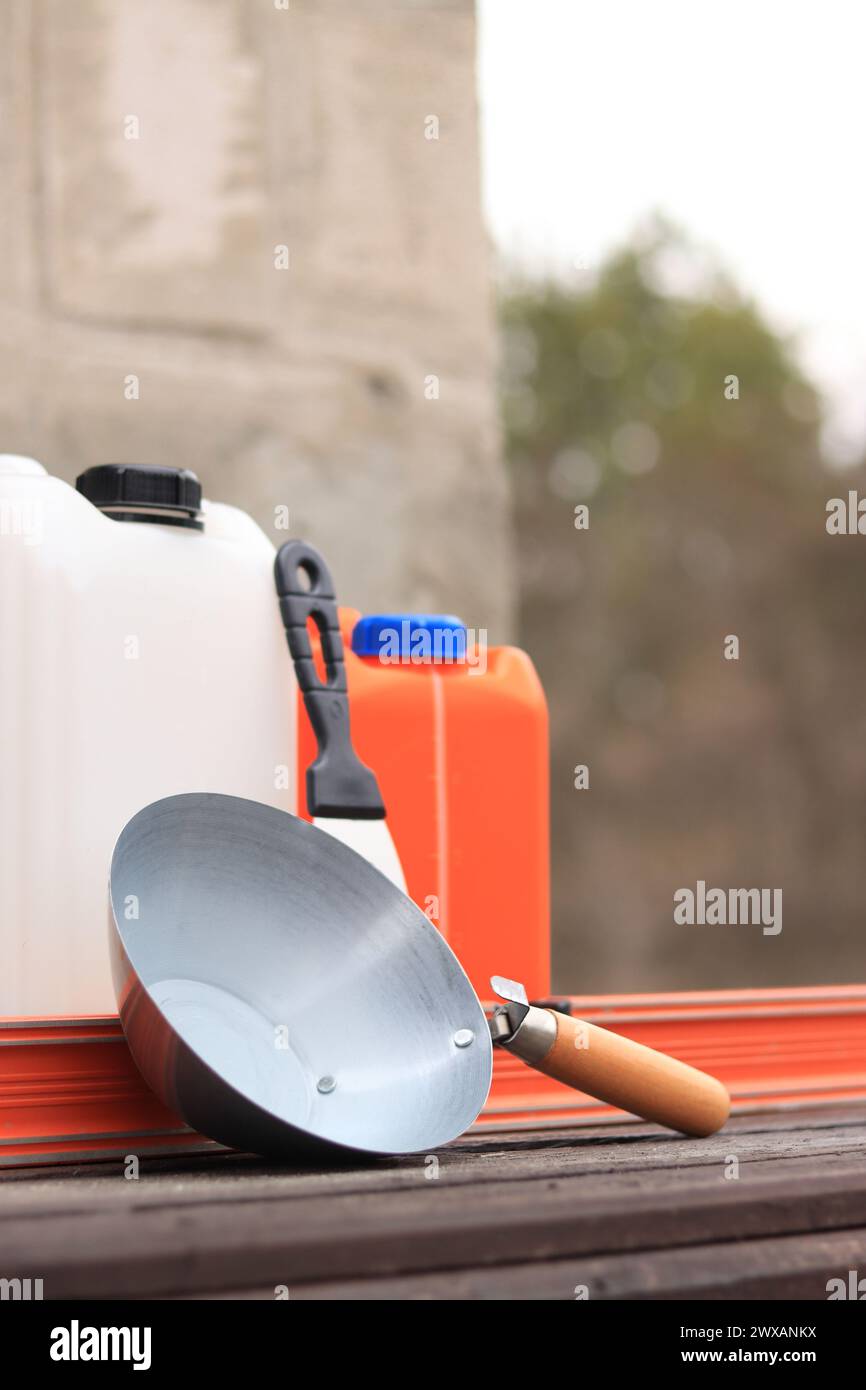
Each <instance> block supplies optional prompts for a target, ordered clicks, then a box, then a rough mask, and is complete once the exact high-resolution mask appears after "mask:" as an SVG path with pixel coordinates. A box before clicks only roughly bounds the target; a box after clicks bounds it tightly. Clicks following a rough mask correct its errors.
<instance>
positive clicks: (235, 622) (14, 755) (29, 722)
mask: <svg viewBox="0 0 866 1390" xmlns="http://www.w3.org/2000/svg"><path fill="white" fill-rule="evenodd" d="M25 465H26V461H16V460H14V459H10V460H6V461H5V463H4V460H2V459H0V641H2V653H3V668H2V669H3V674H2V679H0V843H2V846H3V856H2V858H3V864H2V871H0V1017H2V1016H6V1017H9V1016H25V1017H29V1016H38V1017H43V1018H44V1017H50V1016H53V1015H65V1016H69V1015H73V1016H83V1015H88V1014H108V1013H114V1012H115V999H114V993H113V988H112V983H111V974H110V970H109V964H108V946H107V934H106V930H107V929H106V914H107V882H108V869H109V862H110V858H111V852H112V849H113V847H114V843H115V840H116V839H117V836H118V835H119V833H120V831H121V829H122V828H123V826H124V824H125V823H126V821H127V820H128V819H129V818H130V816H132V815H134V813H135V812H136V811H138V810H139V809H140V808H141V807H142V806H144V805H146V804H147V803H148V802H151V801H155V800H157V799H158V798H159V797H163V796H170V795H173V794H174V793H177V792H184V791H218V792H224V793H228V794H231V795H235V796H245V797H250V798H253V799H255V800H257V801H264V802H268V803H269V804H271V805H274V806H277V807H279V808H281V809H283V810H287V811H294V810H295V809H296V805H295V800H296V794H295V787H296V770H295V759H296V686H295V680H294V675H293V672H292V669H291V662H290V660H289V655H288V651H287V648H286V644H285V637H284V635H283V631H282V626H281V623H280V618H279V610H278V606H277V601H276V596H275V590H274V584H273V577H272V566H273V557H274V549H273V546H272V545H271V543H270V542H269V540H268V539H267V537H266V536H265V535H264V533H263V532H262V531H261V530H260V529H259V528H258V527H257V526H256V525H255V523H254V522H253V521H252V520H251V519H250V518H249V517H248V516H246V515H245V514H244V513H243V512H240V511H237V510H236V509H235V508H232V507H223V506H218V505H216V504H212V503H211V504H205V510H204V521H205V527H204V531H203V532H197V531H194V530H191V529H188V528H184V527H175V526H168V525H163V524H160V523H152V522H138V521H116V520H113V519H110V518H109V517H107V516H105V515H103V513H101V512H100V511H98V510H97V509H96V508H95V507H94V506H93V505H92V504H91V503H90V502H89V501H87V499H86V498H84V497H82V496H81V495H80V494H79V493H77V492H76V491H75V490H74V489H73V488H71V487H69V486H68V485H67V484H66V483H63V482H61V481H60V480H59V479H56V478H51V477H49V476H48V475H47V474H45V473H44V471H42V470H38V471H33V470H34V469H36V467H37V466H36V465H31V466H30V467H29V468H28V467H27V466H25ZM129 910H131V911H135V910H136V905H135V904H130V908H129ZM238 929H239V930H243V924H242V923H239V924H238Z"/></svg>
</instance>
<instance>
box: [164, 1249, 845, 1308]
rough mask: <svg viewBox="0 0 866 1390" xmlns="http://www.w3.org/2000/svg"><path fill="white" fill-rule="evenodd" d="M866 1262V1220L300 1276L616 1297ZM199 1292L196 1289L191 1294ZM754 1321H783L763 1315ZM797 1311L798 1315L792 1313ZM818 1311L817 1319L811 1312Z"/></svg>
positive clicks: (313, 1295) (400, 1294) (783, 1285)
mask: <svg viewBox="0 0 866 1390" xmlns="http://www.w3.org/2000/svg"><path fill="white" fill-rule="evenodd" d="M864 1265H866V1230H864V1229H861V1230H858V1231H834V1232H832V1233H830V1234H821V1235H815V1236H783V1237H780V1238H777V1239H773V1240H750V1241H746V1242H742V1243H740V1242H730V1243H728V1244H724V1245H697V1246H688V1247H685V1248H683V1249H677V1250H653V1251H638V1252H635V1253H630V1254H628V1255H603V1256H595V1257H590V1258H587V1259H580V1260H549V1261H547V1262H546V1263H543V1264H520V1265H513V1264H509V1265H498V1266H494V1267H492V1268H485V1267H481V1268H475V1269H456V1270H445V1271H442V1272H440V1273H430V1274H408V1275H403V1276H401V1277H400V1278H398V1279H393V1278H383V1279H376V1278H370V1279H352V1280H342V1281H336V1282H335V1281H330V1280H328V1281H324V1282H321V1283H313V1284H303V1283H298V1284H293V1285H292V1287H291V1289H290V1291H289V1296H290V1298H292V1299H295V1300H296V1301H300V1302H311V1301H312V1302H322V1301H351V1302H358V1301H377V1300H398V1301H403V1302H407V1301H409V1302H411V1301H418V1300H426V1301H431V1300H435V1301H451V1300H460V1301H462V1300H475V1301H479V1300H520V1301H531V1300H543V1301H560V1302H562V1301H572V1300H575V1299H576V1298H577V1295H578V1291H580V1292H581V1296H582V1297H583V1296H584V1295H583V1293H582V1291H583V1290H584V1289H586V1290H587V1295H588V1298H589V1301H590V1302H594V1301H596V1302H597V1301H599V1300H606V1299H702V1300H703V1299H708V1300H709V1299H712V1300H725V1299H797V1300H800V1299H810V1300H811V1299H826V1298H827V1281H828V1280H829V1279H833V1278H843V1279H845V1278H846V1277H847V1272H848V1270H849V1269H860V1270H862V1269H863V1268H864ZM212 1296H213V1297H215V1298H217V1299H243V1300H260V1301H262V1302H270V1301H272V1300H273V1299H274V1289H273V1288H272V1287H271V1288H258V1289H234V1290H232V1291H231V1292H229V1293H220V1294H216V1295H212ZM191 1297H193V1298H194V1297H195V1295H191ZM754 1321H757V1322H762V1321H778V1319H768V1318H765V1317H764V1316H763V1315H760V1316H758V1315H756V1317H755V1319H754ZM790 1321H792V1322H793V1321H796V1319H790ZM805 1321H808V1319H805Z"/></svg>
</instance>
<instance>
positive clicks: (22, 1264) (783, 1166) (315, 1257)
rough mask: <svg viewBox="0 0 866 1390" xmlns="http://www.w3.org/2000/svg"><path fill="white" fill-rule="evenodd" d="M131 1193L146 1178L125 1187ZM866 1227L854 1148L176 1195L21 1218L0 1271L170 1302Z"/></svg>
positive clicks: (6, 1228) (74, 1291)
mask: <svg viewBox="0 0 866 1390" xmlns="http://www.w3.org/2000/svg"><path fill="white" fill-rule="evenodd" d="M129 1187H131V1188H133V1189H134V1188H135V1187H136V1184H129ZM859 1226H866V1165H864V1163H863V1162H862V1159H861V1158H860V1157H859V1155H858V1157H857V1158H856V1159H855V1158H852V1156H851V1155H846V1154H843V1155H832V1154H830V1155H825V1156H822V1158H821V1160H820V1162H818V1163H816V1161H815V1160H814V1158H802V1157H800V1158H793V1159H789V1160H786V1161H784V1162H781V1161H778V1160H773V1159H769V1160H765V1159H759V1160H756V1161H755V1162H753V1163H750V1164H748V1165H747V1166H746V1167H745V1174H744V1175H743V1176H741V1178H740V1180H739V1181H726V1180H725V1179H724V1178H723V1176H722V1173H721V1170H720V1169H718V1170H716V1169H713V1168H709V1167H699V1168H687V1169H676V1168H673V1169H670V1170H658V1169H650V1170H648V1171H647V1172H645V1173H641V1172H634V1171H631V1172H624V1173H618V1172H608V1173H602V1174H595V1173H593V1174H586V1175H578V1176H569V1177H565V1178H560V1177H556V1176H549V1175H548V1176H544V1177H538V1178H535V1179H530V1180H523V1181H517V1182H508V1181H496V1182H484V1181H479V1182H477V1183H473V1184H454V1185H452V1184H449V1183H446V1182H442V1181H439V1182H427V1181H425V1180H424V1179H423V1177H420V1176H419V1179H418V1183H417V1186H416V1188H415V1189H413V1190H406V1189H398V1190H395V1191H391V1192H385V1193H376V1192H374V1193H369V1194H365V1195H364V1199H363V1201H359V1200H358V1195H357V1194H356V1193H349V1194H341V1193H338V1194H326V1195H315V1196H310V1197H307V1198H305V1199H304V1200H303V1201H297V1200H296V1199H294V1198H284V1197H277V1198H274V1199H270V1200H262V1199H250V1200H246V1198H245V1196H244V1195H243V1189H242V1187H239V1188H238V1192H237V1195H236V1197H235V1199H234V1200H226V1198H225V1195H224V1194H214V1193H212V1194H211V1200H204V1201H202V1200H194V1201H177V1202H171V1203H169V1204H163V1205H157V1206H150V1205H147V1204H139V1203H134V1204H133V1205H129V1206H128V1207H127V1208H126V1210H122V1209H119V1208H117V1207H112V1206H104V1205H103V1204H101V1203H100V1205H99V1206H98V1208H97V1207H91V1208H89V1209H84V1210H81V1211H79V1212H76V1213H74V1214H66V1215H57V1214H56V1213H55V1212H53V1211H51V1210H50V1208H46V1209H45V1210H44V1211H43V1212H42V1213H40V1214H39V1215H38V1216H36V1215H34V1214H32V1213H31V1214H29V1215H23V1216H22V1215H16V1214H15V1213H10V1214H9V1215H8V1216H7V1217H5V1218H4V1220H3V1222H2V1227H0V1240H2V1252H3V1262H4V1266H5V1267H7V1268H10V1269H13V1270H17V1269H20V1270H22V1271H25V1270H27V1269H38V1270H39V1271H40V1275H41V1277H43V1278H44V1281H45V1291H46V1296H48V1297H55V1298H57V1297H82V1296H90V1297H107V1296H113V1297H126V1296H168V1295H171V1294H177V1293H184V1292H191V1291H215V1290H218V1289H226V1288H238V1287H244V1286H245V1285H252V1286H255V1285H262V1284H264V1285H268V1284H272V1283H273V1284H287V1285H289V1286H290V1287H291V1286H292V1284H293V1283H297V1282H302V1281H303V1282H309V1281H312V1280H320V1281H321V1280H326V1279H330V1280H340V1279H354V1278H358V1277H359V1276H362V1275H363V1276H368V1275H380V1276H391V1275H396V1274H401V1275H403V1274H417V1273H420V1272H422V1271H424V1270H437V1269H439V1270H441V1269H445V1268H452V1269H459V1268H476V1267H478V1266H479V1264H482V1263H487V1264H490V1265H495V1264H507V1263H512V1264H513V1263H517V1262H520V1261H534V1262H540V1261H548V1260H554V1259H563V1258H566V1257H589V1256H593V1255H598V1254H602V1253H604V1254H613V1253H623V1254H624V1253H625V1252H639V1251H647V1250H661V1249H670V1248H673V1247H676V1246H687V1245H706V1244H709V1243H712V1242H715V1241H722V1242H726V1241H731V1240H734V1239H737V1238H741V1239H742V1238H749V1239H754V1238H760V1237H766V1236H770V1235H781V1234H796V1233H800V1234H802V1233H807V1232H822V1231H833V1230H844V1229H849V1228H852V1227H859Z"/></svg>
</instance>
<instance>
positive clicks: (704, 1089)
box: [533, 1009, 731, 1135]
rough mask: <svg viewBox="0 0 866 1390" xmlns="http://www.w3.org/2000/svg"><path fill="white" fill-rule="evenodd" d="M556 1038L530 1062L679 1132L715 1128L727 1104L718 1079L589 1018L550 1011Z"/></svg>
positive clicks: (711, 1131) (724, 1115)
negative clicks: (584, 1020)
mask: <svg viewBox="0 0 866 1390" xmlns="http://www.w3.org/2000/svg"><path fill="white" fill-rule="evenodd" d="M548 1012H550V1013H552V1014H553V1017H554V1019H555V1020H556V1039H555V1041H554V1043H553V1045H552V1047H551V1048H550V1051H549V1052H548V1053H547V1055H546V1057H544V1058H543V1060H542V1061H540V1062H535V1063H533V1065H534V1066H535V1067H537V1069H538V1070H539V1071H543V1072H544V1073H545V1074H546V1075H547V1076H552V1077H554V1078H555V1079H556V1080H557V1081H563V1082H564V1083H565V1084H566V1086H575V1087H576V1088H577V1089H578V1090H580V1091H586V1092H587V1094H588V1095H591V1096H596V1097H597V1099H598V1100H603V1101H606V1102H607V1104H608V1105H617V1106H619V1107H620V1109H622V1110H630V1111H631V1113H632V1114H634V1115H641V1116H643V1118H644V1119H645V1120H653V1121H655V1123H656V1124H662V1125H668V1126H669V1127H670V1128H671V1129H679V1130H682V1132H683V1133H685V1134H695V1135H707V1134H715V1132H716V1130H717V1129H721V1127H722V1125H723V1124H724V1123H725V1120H726V1119H727V1118H728V1114H729V1113H730V1109H731V1098H730V1096H729V1095H728V1093H727V1091H726V1090H725V1088H724V1086H723V1085H722V1083H721V1082H720V1081H717V1080H716V1078H715V1077H714V1076H707V1074H706V1072H702V1071H697V1070H696V1069H695V1068H694V1067H688V1066H686V1064H685V1062H678V1061H676V1059H675V1058H673V1057H667V1056H665V1054H664V1053H663V1052H654V1051H653V1049H652V1048H651V1047H644V1046H643V1044H642V1043H637V1042H633V1041H632V1040H631V1038H622V1037H620V1036H619V1034H618V1033H611V1032H610V1030H609V1029H607V1028H597V1027H596V1025H595V1024H594V1023H582V1022H581V1020H580V1019H577V1018H569V1017H568V1016H567V1015H565V1014H560V1013H555V1012H554V1011H553V1010H552V1009H551V1010H549V1011H548Z"/></svg>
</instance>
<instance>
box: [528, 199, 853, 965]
mask: <svg viewBox="0 0 866 1390" xmlns="http://www.w3.org/2000/svg"><path fill="white" fill-rule="evenodd" d="M501 314H502V327H503V384H502V391H503V411H504V419H505V429H506V440H507V452H508V457H509V461H510V467H511V470H512V475H513V486H514V495H515V499H516V527H517V544H518V552H519V557H520V587H521V608H520V623H521V641H522V643H523V645H524V646H526V647H527V649H528V650H529V651H530V652H531V653H532V654H533V656H534V658H535V659H536V661H537V664H538V666H539V669H540V672H541V675H542V679H543V680H544V683H545V686H546V689H547V692H548V697H549V700H550V706H551V723H552V749H551V756H552V803H553V805H552V809H553V894H554V950H555V979H556V985H557V987H558V988H560V989H568V990H571V991H582V990H642V989H666V988H672V987H691V988H703V987H720V988H721V987H728V986H729V987H748V986H750V985H759V984H760V985H791V984H797V983H802V984H806V983H827V982H831V981H834V980H835V981H842V982H844V981H845V980H846V979H857V978H864V974H863V972H864V963H863V961H862V956H863V952H862V950H861V946H860V937H861V931H862V928H861V925H860V923H861V914H862V902H863V896H864V890H866V864H864V862H863V861H864V856H863V854H862V850H861V846H860V840H861V834H862V831H861V827H862V825H863V823H864V819H866V701H864V700H863V698H862V691H863V688H864V687H863V678H864V675H866V669H864V667H866V655H864V644H863V641H862V635H861V634H862V632H863V628H864V620H866V594H864V592H863V591H864V585H863V583H862V569H863V565H862V558H861V547H866V538H864V537H831V536H828V534H827V532H826V529H825V520H826V511H825V508H826V503H827V500H828V498H830V497H833V496H839V495H843V496H844V495H845V494H846V493H847V490H848V488H849V487H857V486H858V483H862V477H861V476H860V475H858V476H857V477H853V476H851V475H845V477H844V478H840V477H839V476H838V475H830V474H828V472H827V471H826V469H825V467H824V465H823V464H822V460H821V453H820V444H819V431H820V424H821V405H820V401H819V398H818V396H817V393H816V391H815V390H814V388H813V387H812V385H811V384H810V383H809V381H808V380H807V379H806V377H805V376H804V374H803V372H802V371H801V369H800V367H799V366H798V364H797V360H796V353H795V345H794V344H792V343H790V342H788V341H785V340H783V339H781V338H780V337H779V336H778V335H777V334H776V333H774V331H773V330H772V329H771V327H770V326H769V325H768V324H767V323H766V322H765V321H764V319H763V318H762V316H761V314H760V313H759V311H758V309H757V308H756V307H755V305H754V304H752V303H750V302H749V301H748V300H747V299H745V298H744V297H743V296H742V295H741V294H739V293H738V292H737V290H736V288H735V286H734V285H733V284H732V283H731V282H730V280H729V279H728V278H727V277H726V276H725V275H724V274H723V273H722V271H721V270H720V269H718V268H717V267H716V266H714V265H713V264H712V262H710V261H708V260H707V258H706V257H704V256H702V255H701V254H700V253H699V252H698V251H697V250H696V249H695V248H694V247H692V246H690V245H689V243H688V242H687V241H686V240H685V238H683V237H682V236H681V235H679V234H678V233H677V232H676V231H675V230H673V229H672V228H671V227H669V226H667V225H666V224H664V223H662V222H660V221H656V222H654V223H653V224H652V225H651V226H650V227H649V228H648V229H646V230H645V231H644V232H643V233H642V234H640V235H639V236H638V237H637V238H636V239H635V240H634V242H633V243H632V244H631V245H629V246H628V247H626V248H625V249H624V250H622V251H619V252H617V253H616V254H614V255H612V256H611V257H610V259H609V260H608V261H607V262H606V264H604V265H603V266H602V267H601V269H600V271H599V273H598V274H597V276H596V277H595V278H593V279H590V280H589V283H587V284H585V285H584V286H582V287H581V286H577V287H575V286H572V285H567V284H561V283H556V282H541V283H533V282H531V281H527V280H517V279H512V280H511V281H510V283H509V284H508V286H507V289H506V291H505V293H504V295H503V300H502V308H501ZM581 506H586V507H588V518H589V524H588V528H587V529H576V526H575V520H576V518H575V508H576V507H581ZM729 634H735V635H736V636H737V637H738V638H739V642H740V657H739V660H737V661H729V660H726V659H725V657H724V639H725V637H726V636H728V635H729ZM582 763H585V764H587V765H588V767H589V779H590V785H589V789H588V790H575V788H574V768H575V767H576V766H577V765H578V764H582ZM698 879H703V880H705V882H707V884H708V885H715V886H719V887H723V888H729V887H730V888H734V887H743V888H750V887H766V888H782V890H783V894H784V917H783V930H782V932H781V934H780V935H779V936H769V935H767V936H765V935H763V934H762V932H761V930H760V927H756V926H753V927H750V926H728V927H712V926H703V927H701V926H695V927H684V926H676V925H674V922H673V894H674V892H675V890H676V889H677V888H679V887H687V886H691V887H692V888H694V886H695V884H696V882H697V880H698Z"/></svg>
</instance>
